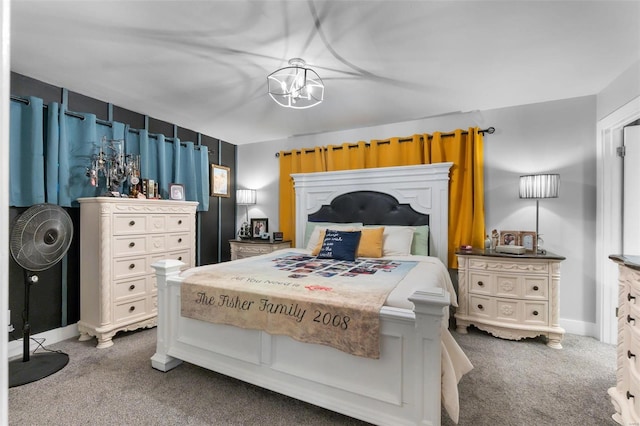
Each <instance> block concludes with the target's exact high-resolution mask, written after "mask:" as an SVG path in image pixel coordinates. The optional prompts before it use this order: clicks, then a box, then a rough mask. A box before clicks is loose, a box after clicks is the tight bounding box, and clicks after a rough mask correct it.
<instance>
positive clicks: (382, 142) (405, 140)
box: [276, 127, 496, 157]
mask: <svg viewBox="0 0 640 426" xmlns="http://www.w3.org/2000/svg"><path fill="white" fill-rule="evenodd" d="M495 131H496V129H495V127H487V128H486V129H483V130H478V133H482V134H485V133H488V134H490V135H491V134H493V133H495ZM461 133H462V134H468V133H469V132H468V131H466V130H463V131H462V132H461ZM455 134H456V133H455V132H450V133H440V135H441V136H453V135H455ZM411 141H413V137H411V138H401V139H399V140H398V142H411ZM388 143H391V139H384V140H381V141H378V145H386V144H388ZM365 145H366V146H369V145H370V144H369V143H368V142H367V143H365ZM348 147H349V148H357V147H358V144H355V143H354V144H351V145H348ZM322 149H323V150H326V149H327V148H326V147H322ZM333 149H334V150H338V149H342V146H336V147H335V148H333ZM301 151H303V152H306V153H309V152H314V151H315V149H303V150H301ZM283 154H284V155H291V152H285V153H283ZM276 157H280V153H279V152H276Z"/></svg>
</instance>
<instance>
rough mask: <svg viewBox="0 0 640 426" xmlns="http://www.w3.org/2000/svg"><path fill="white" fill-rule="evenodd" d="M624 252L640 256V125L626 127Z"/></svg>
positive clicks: (624, 141) (623, 205)
mask: <svg viewBox="0 0 640 426" xmlns="http://www.w3.org/2000/svg"><path fill="white" fill-rule="evenodd" d="M623 146H624V157H623V180H622V185H623V195H622V253H623V254H625V255H634V256H640V125H637V126H627V127H625V128H624V139H623Z"/></svg>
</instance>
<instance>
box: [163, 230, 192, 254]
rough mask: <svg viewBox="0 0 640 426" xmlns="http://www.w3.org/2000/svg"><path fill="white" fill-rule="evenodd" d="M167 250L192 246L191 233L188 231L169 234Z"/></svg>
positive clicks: (166, 239)
mask: <svg viewBox="0 0 640 426" xmlns="http://www.w3.org/2000/svg"><path fill="white" fill-rule="evenodd" d="M165 241H166V246H167V250H169V251H175V250H184V249H188V248H189V247H191V241H190V234H189V233H188V232H185V233H181V234H169V235H167V236H166V238H165Z"/></svg>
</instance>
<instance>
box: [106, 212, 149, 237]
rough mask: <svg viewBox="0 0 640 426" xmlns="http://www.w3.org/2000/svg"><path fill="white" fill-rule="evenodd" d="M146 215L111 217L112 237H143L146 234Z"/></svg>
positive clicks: (117, 215)
mask: <svg viewBox="0 0 640 426" xmlns="http://www.w3.org/2000/svg"><path fill="white" fill-rule="evenodd" d="M148 220H149V218H148V217H147V216H146V215H140V214H114V215H113V235H129V234H140V235H144V234H146V232H147V221H148Z"/></svg>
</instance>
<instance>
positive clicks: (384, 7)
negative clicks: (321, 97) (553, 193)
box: [11, 0, 640, 144]
mask: <svg viewBox="0 0 640 426" xmlns="http://www.w3.org/2000/svg"><path fill="white" fill-rule="evenodd" d="M11 7H12V13H11V26H12V27H11V69H12V70H13V71H15V72H17V73H20V74H24V75H26V76H30V77H33V78H36V79H38V80H42V81H45V82H47V83H50V84H53V85H55V86H59V87H65V88H67V89H69V90H71V91H74V92H77V93H81V94H83V95H86V96H90V97H94V98H97V99H101V100H103V101H107V102H111V103H112V104H115V105H118V106H120V107H123V108H126V109H130V110H133V111H137V112H140V113H144V114H147V115H149V116H152V117H154V118H157V119H160V120H165V121H168V122H171V123H174V124H177V125H178V126H181V127H185V128H188V129H192V130H195V131H197V132H201V133H203V134H207V135H210V136H213V137H216V138H220V139H223V140H225V141H228V142H231V143H234V144H245V143H251V142H259V141H267V140H273V139H281V138H286V137H289V136H292V135H301V134H309V133H318V132H325V131H333V130H344V129H351V128H358V127H367V126H371V125H378V124H385V123H395V122H401V121H407V120H414V119H419V118H423V117H429V116H434V115H441V114H449V113H455V112H460V111H462V112H465V111H474V110H486V109H493V108H500V107H506V106H513V105H523V104H529V103H536V102H544V101H550V100H556V99H564V98H572V97H578V96H585V95H593V94H596V93H598V92H599V91H601V90H602V89H603V88H605V87H606V86H607V85H608V84H609V83H610V82H611V81H613V80H614V79H615V78H616V77H617V76H619V75H620V74H621V73H622V72H624V71H625V70H627V69H628V68H629V66H631V65H632V64H633V63H635V62H636V61H638V60H640V1H575V0H573V1H481V0H478V1H346V0H343V1H319V0H313V1H305V0H298V1H275V0H273V1H251V2H250V1H240V0H233V1H127V2H125V1H95V0H91V1H56V0H50V1H31V0H13V1H12V5H11ZM293 57H300V58H303V59H304V60H306V61H307V63H308V65H309V66H311V67H312V68H313V69H315V70H316V71H317V73H318V74H319V75H320V77H321V78H322V79H323V80H324V82H325V85H326V91H325V102H323V103H322V104H321V105H319V106H317V107H314V108H311V109H306V110H292V109H285V108H282V107H280V106H278V105H277V104H276V103H275V102H273V101H272V100H271V99H270V98H269V96H268V95H267V92H266V77H267V75H268V74H269V73H271V72H273V71H275V70H276V69H278V68H281V67H283V66H286V64H287V62H288V60H289V59H290V58H293ZM639 78H640V77H639Z"/></svg>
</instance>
